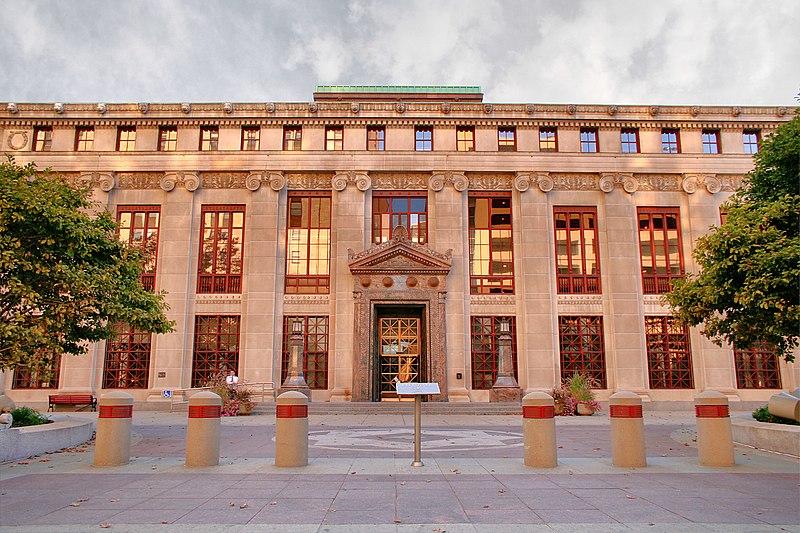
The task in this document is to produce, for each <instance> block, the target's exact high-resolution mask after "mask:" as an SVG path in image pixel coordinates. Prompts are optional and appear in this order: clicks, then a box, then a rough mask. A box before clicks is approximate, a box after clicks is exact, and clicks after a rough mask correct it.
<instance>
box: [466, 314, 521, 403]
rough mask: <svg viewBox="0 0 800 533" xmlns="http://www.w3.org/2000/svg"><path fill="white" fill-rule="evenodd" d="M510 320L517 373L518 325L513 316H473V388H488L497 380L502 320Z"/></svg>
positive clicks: (512, 348)
mask: <svg viewBox="0 0 800 533" xmlns="http://www.w3.org/2000/svg"><path fill="white" fill-rule="evenodd" d="M503 320H507V321H508V322H509V333H510V335H511V363H512V366H513V367H514V377H515V378H517V377H518V373H517V325H516V320H515V318H514V317H513V316H471V317H470V353H471V354H472V356H471V371H472V372H471V374H472V389H473V390H488V389H491V388H492V385H494V382H495V381H496V380H497V372H498V370H499V367H500V322H501V321H503Z"/></svg>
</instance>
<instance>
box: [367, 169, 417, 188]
mask: <svg viewBox="0 0 800 533" xmlns="http://www.w3.org/2000/svg"><path fill="white" fill-rule="evenodd" d="M429 177H430V176H428V175H426V174H406V173H402V174H374V175H370V179H371V180H372V188H373V189H374V190H393V191H395V190H411V191H413V190H417V191H419V190H424V189H427V188H428V178H429Z"/></svg>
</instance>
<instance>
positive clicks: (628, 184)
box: [620, 174, 639, 194]
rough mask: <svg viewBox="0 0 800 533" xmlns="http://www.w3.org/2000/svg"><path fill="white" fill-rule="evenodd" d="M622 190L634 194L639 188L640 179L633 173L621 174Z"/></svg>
mask: <svg viewBox="0 0 800 533" xmlns="http://www.w3.org/2000/svg"><path fill="white" fill-rule="evenodd" d="M620 177H621V178H622V190H624V191H625V192H626V193H628V194H633V193H635V192H636V191H637V190H639V180H637V179H636V178H634V177H633V174H621V175H620Z"/></svg>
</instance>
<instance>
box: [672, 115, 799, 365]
mask: <svg viewBox="0 0 800 533" xmlns="http://www.w3.org/2000/svg"><path fill="white" fill-rule="evenodd" d="M754 157H755V168H754V169H753V171H752V172H750V173H749V174H748V176H747V180H746V182H745V186H744V187H743V188H742V189H741V190H740V191H738V192H737V193H736V194H734V195H733V197H731V199H730V200H729V201H728V202H727V203H726V204H725V205H724V206H723V209H725V210H726V212H727V217H726V219H725V222H724V223H723V224H721V225H720V226H719V227H717V228H714V229H712V231H711V233H709V234H708V235H705V236H703V237H700V238H699V239H698V240H697V243H696V245H695V248H694V252H693V255H694V258H695V259H696V260H697V264H698V265H699V266H700V268H701V271H700V273H699V274H698V275H696V276H691V275H689V276H687V277H686V279H684V280H678V281H677V282H675V283H674V285H673V289H672V291H671V292H669V293H667V294H665V295H664V296H665V299H666V301H667V303H668V304H669V305H670V307H671V308H672V309H673V312H674V313H675V316H676V317H677V318H678V320H680V321H681V322H683V323H686V324H688V325H691V326H696V325H698V324H701V323H702V324H703V328H704V329H703V334H704V335H705V336H707V337H708V338H710V339H711V340H712V341H714V342H715V343H717V344H718V345H722V343H723V342H727V343H729V344H732V345H733V346H734V347H736V348H741V349H746V348H748V347H750V346H752V345H753V344H754V343H756V342H759V341H765V342H768V343H770V344H772V345H773V346H774V347H775V348H776V351H777V353H779V354H780V355H782V356H783V357H785V358H786V360H787V361H793V360H794V356H793V354H792V349H793V348H794V347H796V346H798V335H800V216H799V214H800V117H795V118H794V119H793V120H792V121H790V122H788V123H786V124H783V125H781V126H780V127H779V128H778V129H777V130H776V131H775V133H774V134H773V135H771V136H769V137H768V138H767V139H765V140H764V141H763V143H762V144H761V147H760V149H759V152H758V154H756V155H755V156H754Z"/></svg>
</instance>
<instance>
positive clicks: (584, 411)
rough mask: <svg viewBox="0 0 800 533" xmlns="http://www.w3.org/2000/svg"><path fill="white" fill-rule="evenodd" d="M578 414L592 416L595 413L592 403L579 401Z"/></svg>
mask: <svg viewBox="0 0 800 533" xmlns="http://www.w3.org/2000/svg"><path fill="white" fill-rule="evenodd" d="M577 410H578V414H579V415H581V416H591V415H593V414H594V411H595V409H594V407H592V406H591V405H586V404H585V403H579V404H578V406H577Z"/></svg>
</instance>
